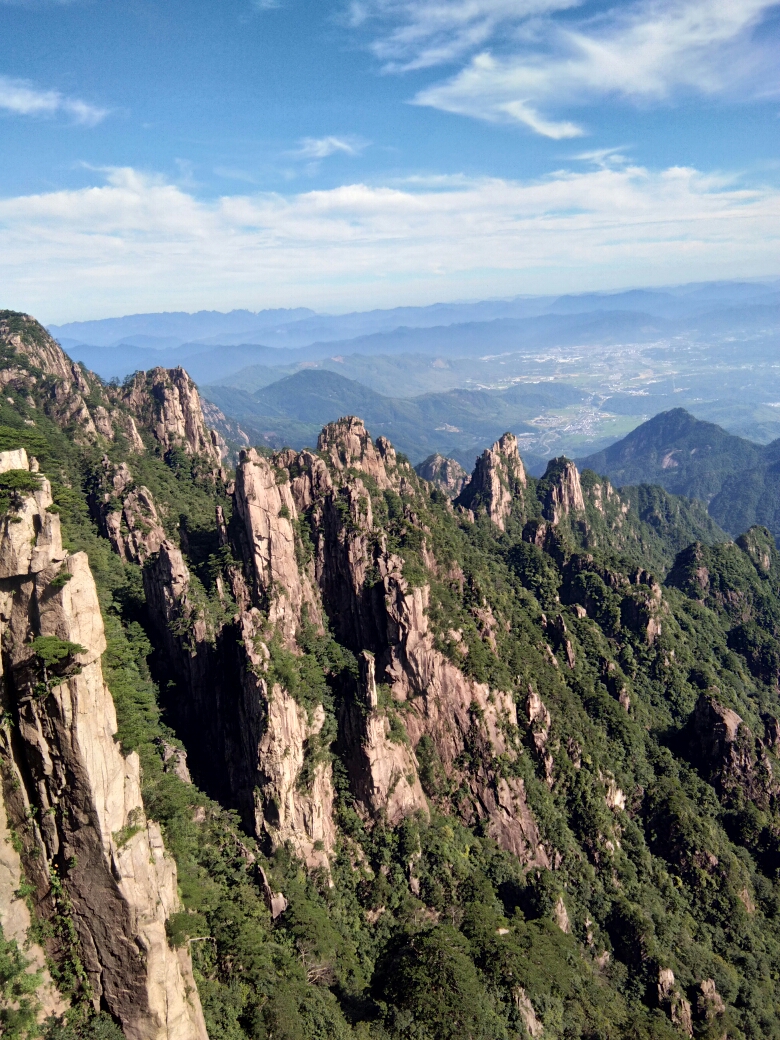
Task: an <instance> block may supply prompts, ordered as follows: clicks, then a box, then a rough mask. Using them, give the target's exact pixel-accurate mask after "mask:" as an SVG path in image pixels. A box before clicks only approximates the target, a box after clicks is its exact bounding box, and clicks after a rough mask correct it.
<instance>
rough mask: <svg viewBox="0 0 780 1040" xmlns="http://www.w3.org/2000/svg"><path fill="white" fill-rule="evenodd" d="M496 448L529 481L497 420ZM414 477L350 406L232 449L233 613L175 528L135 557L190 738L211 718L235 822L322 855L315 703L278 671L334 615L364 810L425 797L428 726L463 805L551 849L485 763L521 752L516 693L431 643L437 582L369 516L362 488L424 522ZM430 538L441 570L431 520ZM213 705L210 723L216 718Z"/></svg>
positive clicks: (375, 812)
mask: <svg viewBox="0 0 780 1040" xmlns="http://www.w3.org/2000/svg"><path fill="white" fill-rule="evenodd" d="M495 453H496V457H497V458H499V459H500V460H503V461H501V463H500V464H501V465H502V466H504V467H505V471H506V472H507V473H508V472H511V473H512V474H513V478H512V479H513V481H514V485H513V486H515V487H516V488H517V487H521V486H522V485H521V484H520V481H521V480H522V481H524V480H525V475H524V472H523V470H522V463H520V461H519V457H518V456H517V446H516V442H515V441H514V438H511V437H507V438H503V439H502V441H501V442H499V443H498V445H497V446H496V449H495ZM417 481H418V478H417V476H416V475H415V473H414V471H413V470H412V469H411V467H410V466H409V464H408V463H406V462H399V461H398V459H397V457H396V455H395V452H394V451H393V449H392V447H391V445H390V444H389V443H388V442H387V441H385V440H383V439H382V438H380V439H379V440H378V441H377V443H376V444H374V443H373V442H372V440H371V438H370V437H369V436H368V433H367V432H366V430H365V427H364V426H363V424H362V422H361V421H360V420H357V419H355V418H353V417H347V418H345V419H342V420H339V422H337V423H333V424H332V425H330V426H328V427H326V428H325V429H324V430H323V432H322V434H321V435H320V438H319V442H318V453H317V454H314V453H312V452H308V451H304V452H298V453H296V452H292V451H285V452H279V453H277V454H276V455H275V456H273V458H271V459H269V458H267V457H265V456H263V455H260V454H259V453H257V452H255V451H253V450H249V451H246V452H243V453H242V455H241V459H240V462H239V466H238V469H237V473H236V481H235V490H234V494H233V516H232V520H231V523H230V524H229V525H223V527H222V528H221V530H222V532H223V533H222V536H221V537H222V538H223V539H224V540H225V543H226V544H229V545H231V546H232V551H233V555H234V557H235V559H237V560H240V561H242V564H241V566H240V567H234V568H232V570H231V573H230V582H231V587H232V593H233V599H234V601H235V603H236V604H237V613H236V615H235V616H234V618H233V620H232V621H230V622H228V623H224V624H223V625H222V627H221V628H220V629H219V631H212V632H209V631H208V624H207V619H206V617H205V615H204V613H203V611H202V610H201V608H200V607H199V606H198V604H197V603H195V602H194V600H193V597H192V595H191V593H190V579H189V574H188V570H187V566H186V563H185V561H184V559H183V557H182V556H181V553H180V552H179V550H178V549H176V547H175V546H173V545H172V544H170V543H168V542H164V543H163V544H162V546H161V548H160V551H159V553H157V554H156V555H155V556H153V557H152V558H151V560H150V563H149V564H148V565H147V567H146V568H145V571H144V580H145V583H146V588H147V601H148V602H149V604H150V607H151V612H152V615H153V616H154V617H156V618H157V619H158V630H159V633H160V638H161V639H162V640H163V642H164V644H165V645H166V646H167V647H168V650H169V657H170V660H171V661H172V662H174V668H175V673H176V680H177V682H178V683H179V685H180V688H181V694H180V696H179V697H178V699H177V704H178V708H177V710H178V711H179V712H180V713H181V714H180V719H181V721H182V724H183V726H184V728H185V730H187V731H188V732H190V733H191V734H192V736H193V740H194V742H195V747H197V742H198V736H197V735H198V733H199V732H201V733H202V731H203V728H204V726H206V725H209V727H210V731H211V737H210V740H209V747H208V748H205V747H202V749H201V752H200V761H201V772H202V773H205V774H207V775H211V776H213V777H215V778H216V777H220V781H219V782H220V783H222V784H224V785H225V786H224V787H223V788H222V795H223V797H225V798H226V799H227V801H228V802H230V803H231V804H233V805H235V806H236V807H237V808H238V809H239V811H240V813H241V815H242V818H243V819H244V821H245V825H246V826H248V827H249V828H250V829H251V830H252V832H253V833H254V834H255V835H256V836H257V837H258V838H259V839H261V840H262V841H264V843H265V844H266V846H267V847H270V848H274V847H276V846H278V845H279V844H281V843H283V842H289V843H290V844H291V845H292V846H293V847H294V848H295V849H297V851H298V852H299V854H300V855H301V857H302V858H303V859H304V860H305V861H306V862H307V863H308V864H309V865H310V866H324V865H325V864H326V863H327V862H328V860H329V857H330V855H331V852H332V850H333V848H334V843H335V833H336V832H335V825H334V821H333V815H332V806H333V802H334V790H333V783H332V774H331V769H330V763H329V761H328V756H327V755H319V753H318V752H317V748H318V747H319V732H320V729H321V728H322V726H323V723H324V720H325V710H324V707H323V705H321V704H309V705H308V706H307V707H304V705H303V704H302V703H299V701H298V700H296V697H295V696H294V692H293V691H292V690H291V689H288V688H285V685H284V683H283V682H281V681H280V680H279V679H278V677H277V676H278V674H279V673H278V671H277V666H276V664H275V660H276V657H278V655H279V654H280V653H281V654H288V655H292V656H291V657H290V658H289V661H290V662H292V663H293V664H294V661H295V659H296V657H297V656H298V655H300V654H301V649H300V646H299V641H300V639H301V636H302V632H303V630H304V627H305V626H308V628H307V631H312V630H313V631H315V632H323V631H324V629H325V626H326V625H327V626H329V627H330V628H331V629H332V631H333V632H334V634H335V635H336V637H337V638H338V639H339V640H340V641H341V642H342V643H343V644H344V645H346V646H347V647H349V649H350V650H351V651H352V652H353V653H354V654H355V656H356V658H357V659H358V662H359V673H360V674H359V678H358V679H357V680H356V681H355V684H354V686H353V687H352V688H351V689H345V690H344V691H343V693H344V695H343V697H342V701H341V703H342V708H341V711H340V714H339V717H338V719H337V720H334V721H335V723H336V724H337V726H338V738H337V739H338V743H339V745H340V746H341V747H342V748H343V749H344V758H345V761H346V762H347V763H348V774H349V780H350V785H351V788H352V792H353V795H354V797H355V799H356V802H357V804H358V806H359V807H360V808H361V811H362V812H363V813H364V815H365V818H366V820H367V821H368V822H369V823H370V822H372V821H373V820H377V819H380V818H382V819H385V820H387V821H389V822H391V823H393V824H395V823H398V822H400V821H401V820H402V819H403V818H404V817H405V816H407V815H413V814H415V813H422V814H426V813H427V812H428V803H427V799H426V797H425V794H424V793H423V790H422V786H421V784H420V779H419V775H418V768H417V759H416V754H415V748H416V747H417V745H418V744H419V742H420V740H421V739H422V738H423V737H425V738H427V740H429V741H430V742H432V745H433V747H434V748H435V754H436V755H437V757H438V759H439V761H440V762H441V764H442V767H443V769H445V770H446V771H447V773H448V775H450V776H451V777H452V778H453V782H455V781H457V783H458V784H460V790H461V795H460V796H459V799H460V800H459V802H458V804H457V805H456V806H452V807H451V808H455V809H456V810H457V811H458V812H459V813H460V814H461V815H462V816H463V817H464V818H465V819H466V820H468V821H469V822H476V821H477V820H483V821H484V825H485V827H486V828H487V830H488V832H489V833H491V834H492V835H493V836H494V837H495V838H496V840H497V841H498V842H499V843H500V844H501V845H502V846H503V847H505V848H507V849H510V850H511V851H512V852H513V853H515V854H516V855H517V856H519V857H520V858H521V859H522V860H523V862H525V863H528V864H538V865H547V863H548V857H547V853H546V851H545V849H544V847H543V845H542V843H541V840H540V836H539V831H538V828H537V826H536V823H535V821H534V819H533V815H532V813H531V812H530V810H529V808H528V806H527V803H526V797H525V790H524V786H523V782H522V780H520V779H519V778H517V777H510V778H505V777H502V776H500V775H499V774H498V773H497V772H496V771H494V768H493V766H492V764H491V763H492V762H493V761H495V760H496V759H497V758H498V757H499V756H507V757H508V758H510V759H511V758H512V757H514V756H516V755H518V754H520V753H522V748H521V740H520V733H519V729H518V725H517V715H516V710H515V706H514V702H513V699H512V697H511V696H510V695H509V694H508V693H506V692H503V691H500V690H493V689H491V688H489V687H488V686H487V685H485V684H480V683H477V682H475V681H474V680H472V679H469V678H467V677H466V676H465V675H464V674H463V672H462V671H461V670H460V669H459V668H458V667H457V666H456V665H455V664H453V663H452V661H450V660H449V659H448V658H447V657H445V655H444V654H443V653H441V652H440V651H439V650H437V649H436V647H435V639H434V635H433V633H432V632H431V631H430V628H429V622H428V617H427V610H428V606H429V597H430V591H429V586H428V585H427V584H423V585H421V586H415V587H412V586H411V585H410V584H409V581H408V580H407V579H406V578H405V577H404V573H403V569H404V561H403V560H402V559H401V558H400V557H399V556H397V555H395V554H393V553H392V552H390V551H389V550H388V549H387V548H386V546H385V535H384V532H383V530H382V528H381V525H380V524H379V523H377V522H375V520H374V507H373V504H372V502H373V499H372V495H374V494H383V495H384V494H387V495H389V496H390V498H391V499H392V500H393V501H397V502H398V503H399V506H398V507H397V508H403V510H404V511H405V513H404V515H405V516H407V517H408V522H409V523H410V524H415V523H418V521H417V520H416V516H415V513H414V508H413V503H414V500H415V495H416V494H418V493H419V488H420V485H419V483H417ZM502 490H503V489H502ZM393 496H395V498H393ZM501 509H504V506H502V507H501ZM496 515H498V514H496ZM501 515H505V514H501ZM422 545H423V552H424V558H425V559H426V561H427V565H428V566H429V567H430V568H431V570H432V571H435V570H436V569H437V568H438V567H439V564H438V563H437V561H436V559H435V557H434V555H433V553H432V552H431V551H430V549H429V548H428V546H427V543H426V542H425V539H424V537H423V542H422ZM483 620H484V619H483ZM488 621H489V619H487V620H485V624H487V623H488ZM493 623H495V619H493ZM177 629H178V631H179V632H180V634H178V635H177V634H176V631H177ZM380 693H381V697H380ZM215 719H216V720H219V724H218V727H217V729H218V732H217V733H214V732H213V728H214V727H213V722H209V720H215ZM331 739H332V738H331ZM189 747H190V744H189V743H188V748H189ZM467 747H468V748H470V749H477V752H478V757H479V759H480V761H481V762H482V763H483V764H482V765H481V766H480V768H479V769H478V770H477V771H476V772H469V771H467V770H465V769H464V768H463V766H462V764H460V763H461V762H462V761H463V756H464V751H465V749H466V748H467ZM194 753H195V755H196V756H197V752H194ZM312 756H314V757H312ZM194 761H195V758H193V762H194ZM303 776H305V777H306V781H305V782H302V777H303ZM215 782H216V781H215ZM456 786H457V785H456ZM463 792H466V794H465V795H464V794H463Z"/></svg>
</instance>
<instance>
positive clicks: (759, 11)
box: [351, 0, 780, 140]
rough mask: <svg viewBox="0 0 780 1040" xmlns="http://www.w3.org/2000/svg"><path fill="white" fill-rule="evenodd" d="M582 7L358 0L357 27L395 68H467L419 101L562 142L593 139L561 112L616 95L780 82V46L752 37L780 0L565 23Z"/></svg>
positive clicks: (628, 9)
mask: <svg viewBox="0 0 780 1040" xmlns="http://www.w3.org/2000/svg"><path fill="white" fill-rule="evenodd" d="M577 6H578V2H577V0H453V2H452V3H448V2H446V0H356V2H355V3H354V4H353V7H352V8H351V17H352V23H353V25H358V24H363V25H367V26H368V27H369V29H370V28H371V26H372V25H374V24H376V26H377V29H376V30H375V31H376V32H377V35H376V37H375V39H374V41H373V43H372V44H371V47H372V49H373V51H374V53H375V54H376V55H377V56H378V57H379V58H380V59H381V60H382V61H383V62H384V67H385V69H386V70H387V71H404V70H409V69H414V68H422V67H430V66H435V65H443V64H446V63H452V62H455V61H458V62H463V61H465V62H466V64H465V66H464V67H463V68H461V69H460V70H459V71H458V72H456V73H455V74H454V75H453V76H452V77H451V78H449V79H448V80H446V81H444V82H440V83H436V84H434V85H432V86H430V87H428V88H426V89H424V90H422V91H420V92H419V93H418V94H417V97H416V98H415V101H416V103H417V104H420V105H428V106H432V107H434V108H438V109H442V110H444V111H447V112H453V113H458V114H461V115H466V116H471V117H474V118H477V119H483V120H488V121H493V122H510V123H511V122H514V123H521V124H524V125H525V126H527V127H528V128H529V129H531V130H533V131H534V132H535V133H538V134H541V135H543V136H545V137H550V138H553V139H556V140H560V139H563V138H567V137H576V136H579V135H581V134H582V133H583V132H584V129H583V127H582V126H580V125H579V124H578V123H577V122H574V121H572V120H571V119H568V118H566V119H562V118H560V116H559V113H560V111H561V110H562V109H563V110H566V109H579V108H582V107H583V106H584V105H586V104H588V103H599V102H602V101H604V100H605V99H607V98H613V99H614V98H620V99H622V100H627V101H632V102H642V103H647V102H663V101H667V100H669V99H671V98H673V97H674V96H675V95H677V94H680V93H685V92H694V93H698V94H701V95H710V96H712V95H717V94H724V93H730V94H732V95H733V96H758V95H767V94H772V93H776V92H777V90H778V88H779V87H780V75H779V74H778V61H777V57H778V56H777V47H776V44H775V45H772V44H770V43H767V42H761V41H760V40H758V39H757V38H756V35H755V32H754V30H755V29H756V28H757V26H758V25H759V24H760V23H761V21H762V19H763V18H764V17H765V16H766V15H767V13H768V12H769V11H770V10H771V9H773V8H777V7H778V6H780V3H779V0H635V2H633V3H617V4H614V6H613V7H612V8H609V9H607V10H605V11H602V12H601V13H600V14H599V15H597V16H593V15H590V16H586V15H585V13H584V12H583V13H581V14H579V13H576V12H575V13H574V14H571V13H570V14H569V15H567V16H566V18H561V17H556V15H560V12H561V11H562V10H563V9H564V8H574V7H577Z"/></svg>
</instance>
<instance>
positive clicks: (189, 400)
mask: <svg viewBox="0 0 780 1040" xmlns="http://www.w3.org/2000/svg"><path fill="white" fill-rule="evenodd" d="M122 403H123V405H124V406H125V407H126V408H128V409H129V410H130V411H131V412H132V413H133V415H134V416H135V418H136V419H138V420H139V421H140V422H141V425H142V426H143V427H144V428H145V429H147V430H149V432H150V433H152V434H153V436H154V438H155V439H156V441H157V442H158V444H159V445H160V447H161V448H162V450H163V451H169V450H170V449H171V448H180V449H181V450H182V451H185V452H186V453H187V454H188V455H203V456H206V457H207V458H209V459H211V461H212V462H213V463H214V464H215V465H216V466H217V467H219V466H220V464H221V461H222V457H223V453H225V452H226V449H225V445H224V442H223V441H222V438H221V437H220V436H219V435H218V434H217V433H216V432H215V431H213V430H209V429H208V428H207V426H206V423H205V420H204V418H203V409H202V408H201V403H200V395H199V393H198V390H197V387H196V386H195V384H194V383H193V381H192V380H191V379H190V377H189V376H188V375H187V373H186V372H185V371H184V369H183V368H171V369H168V368H153V369H152V370H151V371H150V372H138V373H136V375H135V377H134V379H133V380H132V382H131V383H130V385H129V386H128V387H127V388H126V389H125V390H124V391H123V393H122Z"/></svg>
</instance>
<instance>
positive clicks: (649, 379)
mask: <svg viewBox="0 0 780 1040" xmlns="http://www.w3.org/2000/svg"><path fill="white" fill-rule="evenodd" d="M50 331H51V332H52V333H53V334H55V335H56V336H57V337H58V338H59V340H60V342H62V344H63V346H64V347H65V348H66V349H67V350H68V352H69V354H70V355H71V356H72V357H73V358H74V359H76V360H80V361H83V362H84V363H85V364H86V365H87V367H89V368H91V369H93V370H94V371H96V372H98V373H99V374H100V375H101V376H102V377H103V378H105V379H110V378H119V379H122V378H125V377H126V376H127V375H129V374H130V373H132V372H133V371H135V370H136V369H143V368H150V367H154V366H157V365H162V366H172V365H183V366H184V367H185V368H186V369H187V371H188V372H189V373H190V375H191V376H192V377H193V378H194V379H195V380H196V382H197V383H198V385H199V387H200V388H201V390H202V392H203V394H204V396H205V397H206V399H207V400H210V401H212V402H213V403H214V404H216V405H217V406H218V407H219V408H220V409H221V410H222V411H223V412H224V413H225V415H226V416H227V417H228V418H230V419H232V420H236V421H238V422H239V423H240V425H241V427H242V429H243V430H244V432H245V433H246V435H247V437H249V439H250V440H252V441H253V442H254V443H258V444H265V445H267V446H269V447H275V448H279V447H282V446H284V445H290V446H293V447H303V446H304V445H306V444H308V445H311V444H313V443H314V440H316V436H317V434H318V432H319V429H320V428H321V426H322V425H323V424H325V423H327V422H330V421H333V420H334V419H337V418H339V417H340V416H341V415H345V414H351V413H353V412H360V413H361V414H362V415H363V416H364V418H365V419H366V422H367V423H368V425H369V428H370V429H371V431H372V432H373V433H374V434H375V435H377V436H378V435H379V434H383V435H385V436H388V437H390V438H391V439H392V440H393V442H394V443H395V444H396V445H397V446H398V448H399V449H400V450H402V451H404V452H406V453H407V454H408V455H409V457H410V459H411V460H412V462H413V463H415V464H416V463H417V462H420V461H422V459H424V458H425V457H426V456H427V455H429V454H431V453H432V452H439V453H441V454H443V455H446V456H451V457H453V458H455V459H457V460H458V461H459V462H460V463H461V464H462V465H463V466H465V467H466V468H468V467H470V466H471V465H472V463H473V460H474V457H475V455H476V454H478V453H479V452H480V451H481V450H482V449H483V448H484V447H485V446H486V445H488V444H490V443H492V442H493V441H494V440H495V439H496V438H497V437H498V436H500V434H501V433H503V432H504V430H507V429H509V430H511V431H512V432H513V433H515V434H516V435H517V437H518V439H519V443H520V445H521V448H522V451H523V455H524V457H526V459H527V461H528V463H529V465H530V468H531V471H532V472H535V473H536V472H541V471H542V470H543V469H544V465H545V463H546V461H547V459H548V458H551V457H553V456H555V455H559V454H566V455H568V456H570V457H575V458H576V457H580V456H584V455H589V454H591V453H592V452H593V451H596V450H599V449H601V448H604V447H606V446H607V445H608V444H610V443H612V442H614V441H616V440H618V439H619V438H621V437H622V436H624V435H625V434H626V433H628V432H629V431H630V430H632V429H633V428H634V427H636V426H637V425H639V424H640V423H642V422H644V421H645V420H647V419H649V418H651V417H652V416H653V415H655V414H657V413H658V412H661V411H664V410H667V409H669V408H674V407H679V406H683V407H685V408H687V409H688V410H689V411H690V412H691V413H692V414H694V415H695V416H697V417H698V418H701V419H707V420H710V421H713V422H716V423H719V424H720V425H722V426H723V427H724V428H725V429H727V430H729V431H730V432H732V433H735V434H738V435H740V436H743V437H747V438H748V439H751V440H755V441H757V442H759V443H768V442H769V441H771V440H774V439H775V438H776V437H778V436H780V411H779V410H780V361H778V357H780V349H779V348H780V283H778V282H773V281H771V280H768V281H765V282H760V281H753V282H722V283H708V284H697V285H687V286H679V287H672V288H668V289H652V290H632V291H627V292H618V293H591V294H584V295H579V296H563V297H536V298H531V297H521V298H517V299H512V300H496V301H486V302H483V303H470V304H469V303H465V304H459V305H454V304H449V305H446V304H441V305H436V306H431V307H422V308H410V307H407V308H398V309H396V310H389V311H373V312H365V313H354V314H347V315H336V316H328V315H315V314H313V313H311V312H309V311H306V310H305V309H304V308H298V309H297V310H296V309H293V310H288V311H281V312H280V311H268V312H259V313H258V314H253V313H251V312H248V311H243V312H231V313H228V314H219V313H215V312H203V313H196V314H192V315H187V314H149V315H136V316H130V317H126V318H117V319H104V320H101V321H95V322H80V323H72V324H69V325H63V326H50ZM364 387H365V388H366V390H363V388H364Z"/></svg>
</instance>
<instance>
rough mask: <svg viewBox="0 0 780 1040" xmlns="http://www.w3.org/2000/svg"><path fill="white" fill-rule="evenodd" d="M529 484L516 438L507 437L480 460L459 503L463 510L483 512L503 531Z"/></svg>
mask: <svg viewBox="0 0 780 1040" xmlns="http://www.w3.org/2000/svg"><path fill="white" fill-rule="evenodd" d="M526 484H527V479H526V475H525V468H524V466H523V462H522V459H521V458H520V454H519V452H518V450H517V438H516V437H515V435H514V434H512V433H505V434H504V436H503V437H501V438H499V440H497V441H496V443H495V444H494V445H493V446H492V447H491V448H486V449H485V451H483V453H482V454H481V455H480V457H479V458H478V459H477V464H476V466H475V468H474V472H473V473H472V475H471V478H470V480H469V481H468V483H467V484H466V485H465V486H464V488H463V490H462V491H461V493H460V495H459V496H458V498H457V499H456V504H457V505H459V506H462V507H463V508H464V509H470V510H471V511H472V512H477V511H478V510H480V509H484V510H485V512H486V513H487V515H488V516H489V517H490V519H491V520H492V521H493V523H494V524H496V526H497V527H499V528H500V529H501V530H502V531H503V530H504V527H505V525H506V520H507V518H508V517H509V514H510V513H511V511H512V503H513V501H514V499H515V497H516V496H519V495H521V494H522V491H523V489H524V488H525V486H526Z"/></svg>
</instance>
